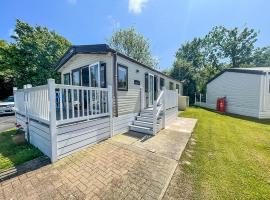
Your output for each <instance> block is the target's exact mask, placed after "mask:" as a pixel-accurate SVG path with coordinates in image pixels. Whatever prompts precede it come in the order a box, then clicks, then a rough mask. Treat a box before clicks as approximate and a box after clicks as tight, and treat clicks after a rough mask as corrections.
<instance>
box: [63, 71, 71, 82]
mask: <svg viewBox="0 0 270 200" xmlns="http://www.w3.org/2000/svg"><path fill="white" fill-rule="evenodd" d="M64 84H65V85H70V73H66V74H64Z"/></svg>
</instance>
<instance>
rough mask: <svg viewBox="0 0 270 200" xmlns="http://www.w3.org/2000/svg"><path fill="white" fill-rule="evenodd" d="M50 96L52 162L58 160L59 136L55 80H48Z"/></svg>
mask: <svg viewBox="0 0 270 200" xmlns="http://www.w3.org/2000/svg"><path fill="white" fill-rule="evenodd" d="M48 94H49V103H50V118H49V119H50V133H51V162H55V161H56V160H57V136H56V134H57V133H56V106H55V101H56V96H55V80H54V79H48Z"/></svg>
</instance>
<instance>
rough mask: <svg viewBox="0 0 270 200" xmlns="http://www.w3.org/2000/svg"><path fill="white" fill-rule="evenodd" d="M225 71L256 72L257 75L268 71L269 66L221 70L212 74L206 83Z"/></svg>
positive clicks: (269, 71) (269, 69)
mask: <svg viewBox="0 0 270 200" xmlns="http://www.w3.org/2000/svg"><path fill="white" fill-rule="evenodd" d="M225 72H236V73H245V74H258V75H264V74H266V73H270V67H250V68H229V69H225V70H223V71H221V72H220V73H218V74H217V75H216V76H214V77H213V78H212V79H210V80H209V81H208V82H207V84H209V83H210V82H212V81H213V80H215V79H216V78H218V77H219V76H220V75H222V74H223V73H225Z"/></svg>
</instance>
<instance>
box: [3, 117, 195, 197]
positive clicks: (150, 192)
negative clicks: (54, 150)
mask: <svg viewBox="0 0 270 200" xmlns="http://www.w3.org/2000/svg"><path fill="white" fill-rule="evenodd" d="M191 124H193V126H194V125H195V121H192V122H191V121H189V120H187V121H185V119H177V120H176V121H175V122H174V123H172V125H171V126H169V127H168V129H167V130H162V131H161V132H160V133H159V134H158V135H156V136H155V137H152V138H147V137H145V136H144V135H140V134H137V133H133V134H132V133H129V134H122V135H119V136H115V137H113V138H111V139H108V140H106V141H104V142H101V143H100V144H97V145H94V146H91V147H89V148H86V149H84V150H82V151H80V152H78V153H75V154H73V155H71V156H68V157H66V158H64V159H62V160H59V161H58V162H56V163H54V164H50V165H47V166H45V167H42V168H39V169H37V170H34V171H31V172H27V173H25V174H22V175H20V176H17V177H15V178H12V179H9V180H6V181H3V182H1V183H0V200H2V199H110V200H111V199H117V200H119V199H161V198H162V197H163V195H164V193H165V191H166V188H167V186H168V184H169V182H170V179H171V177H172V175H173V173H174V170H175V168H176V166H177V159H179V156H180V155H181V153H179V152H180V151H182V149H183V148H184V147H185V144H186V143H187V142H188V138H189V136H190V134H191V132H190V131H192V129H193V128H192V127H193V126H192V125H191ZM183 126H185V127H183ZM189 126H190V128H187V127H189ZM181 131H182V132H181ZM125 138H126V139H125ZM173 140H174V141H173ZM182 140H185V141H182ZM172 146H175V147H172ZM179 146H180V147H179ZM153 149H154V150H153Z"/></svg>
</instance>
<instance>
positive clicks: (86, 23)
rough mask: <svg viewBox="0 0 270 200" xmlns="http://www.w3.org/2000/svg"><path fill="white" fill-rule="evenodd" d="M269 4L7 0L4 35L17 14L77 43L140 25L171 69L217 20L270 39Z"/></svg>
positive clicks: (1, 7) (2, 11)
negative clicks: (179, 55) (176, 57)
mask: <svg viewBox="0 0 270 200" xmlns="http://www.w3.org/2000/svg"><path fill="white" fill-rule="evenodd" d="M269 8H270V1H268V0H219V1H218V0H111V1H109V0H98V1H94V0H6V1H4V0H2V1H1V2H0V39H4V40H8V41H10V38H9V37H10V34H11V33H12V31H13V28H14V25H15V19H17V18H18V19H21V20H23V21H26V22H28V23H30V24H31V25H35V24H38V25H42V26H47V27H48V28H49V29H51V30H55V31H56V32H58V33H59V34H61V35H63V36H64V37H66V38H67V39H68V40H70V41H71V42H72V43H73V44H97V43H106V39H107V38H109V36H110V35H111V34H112V32H113V31H114V30H117V29H119V28H126V27H130V26H134V27H135V28H136V29H137V30H138V31H139V32H140V33H142V34H143V35H144V36H145V37H147V38H148V39H149V40H150V42H151V47H152V52H153V55H154V56H156V57H157V58H158V59H159V60H160V63H159V67H160V69H165V68H168V67H170V66H171V65H172V63H173V61H174V55H175V52H176V50H177V49H178V48H179V47H180V45H181V44H182V43H184V42H185V41H188V40H191V39H192V38H194V37H200V36H203V35H205V34H206V33H208V32H209V31H210V29H211V28H212V27H213V26H215V25H224V26H226V27H228V28H232V27H235V26H237V27H240V28H243V27H244V26H248V27H250V28H254V29H256V30H258V31H260V33H259V36H258V42H257V43H256V46H259V47H261V46H267V45H270V24H269V21H270V12H269Z"/></svg>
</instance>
